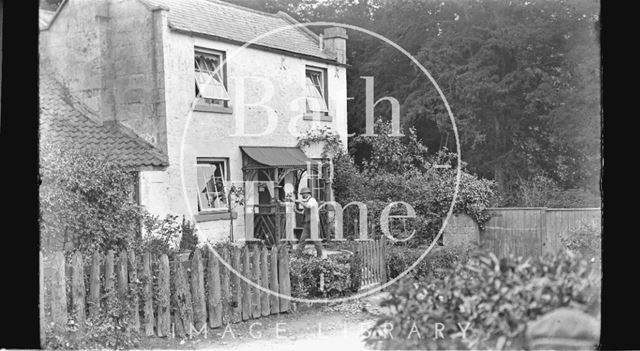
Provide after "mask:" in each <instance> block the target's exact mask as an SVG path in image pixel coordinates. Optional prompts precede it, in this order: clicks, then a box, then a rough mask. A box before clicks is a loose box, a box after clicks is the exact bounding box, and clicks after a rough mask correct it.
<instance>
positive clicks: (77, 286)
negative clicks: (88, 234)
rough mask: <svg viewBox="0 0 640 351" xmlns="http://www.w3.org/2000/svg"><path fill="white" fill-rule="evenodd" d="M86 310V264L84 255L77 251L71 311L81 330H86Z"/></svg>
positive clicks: (73, 263)
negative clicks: (83, 260)
mask: <svg viewBox="0 0 640 351" xmlns="http://www.w3.org/2000/svg"><path fill="white" fill-rule="evenodd" d="M84 308H85V287H84V263H83V262H82V254H81V253H80V251H76V253H75V254H74V255H73V261H72V273H71V311H72V313H73V318H74V319H75V321H76V322H77V324H78V327H79V329H80V330H84V322H85V319H86V314H85V311H84Z"/></svg>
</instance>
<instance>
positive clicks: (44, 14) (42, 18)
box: [38, 9, 56, 30]
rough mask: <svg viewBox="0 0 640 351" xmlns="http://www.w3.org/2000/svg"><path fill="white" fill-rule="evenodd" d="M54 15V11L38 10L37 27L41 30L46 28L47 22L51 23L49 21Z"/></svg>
mask: <svg viewBox="0 0 640 351" xmlns="http://www.w3.org/2000/svg"><path fill="white" fill-rule="evenodd" d="M55 14H56V13H55V11H48V10H43V9H40V10H39V11H38V25H39V27H40V29H41V30H42V29H44V28H47V26H48V25H49V22H51V19H52V18H53V15H55Z"/></svg>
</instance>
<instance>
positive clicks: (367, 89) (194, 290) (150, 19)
mask: <svg viewBox="0 0 640 351" xmlns="http://www.w3.org/2000/svg"><path fill="white" fill-rule="evenodd" d="M3 15H4V16H5V19H6V18H7V16H8V15H7V13H6V12H5V13H4V14H3V12H0V23H1V20H2V18H3ZM37 15H38V34H37V35H38V43H37V55H38V67H37V72H38V73H37V78H36V79H37V86H38V89H37V91H38V93H37V100H38V105H39V110H38V111H39V114H38V118H37V120H38V122H37V126H38V139H37V140H38V143H37V152H38V156H37V163H38V166H37V167H38V182H39V185H38V186H37V207H38V209H37V213H38V214H39V216H38V217H39V218H38V219H37V224H36V226H37V229H38V230H39V236H38V239H37V241H38V242H39V249H37V252H36V254H37V255H38V264H37V268H38V270H39V272H38V277H39V281H38V283H39V289H38V294H37V298H38V299H39V303H38V313H39V318H38V320H39V326H40V327H39V335H40V339H39V342H40V346H41V348H42V349H47V350H54V349H61V350H76V349H77V350H94V349H100V350H103V349H107V350H112V349H118V350H232V351H243V350H260V351H283V350H295V351H301V350H303V351H306V350H323V351H334V350H336V351H337V350H350V351H351V350H597V349H602V347H603V346H602V343H601V334H602V333H601V327H602V325H601V310H602V309H601V305H602V279H603V274H602V244H601V243H602V241H601V239H602V229H603V219H602V218H603V217H602V216H603V202H602V199H603V193H602V169H603V164H604V163H603V155H602V146H603V143H602V130H603V127H602V126H603V116H602V111H603V109H602V68H601V67H602V66H601V61H602V58H601V57H602V56H601V38H600V33H601V24H600V23H601V18H600V17H601V4H600V1H599V0H437V1H436V0H39V8H38V14H37ZM0 27H1V26H0ZM0 33H2V32H0ZM6 34H7V32H6V31H5V35H6ZM0 50H2V41H1V40H0ZM0 60H1V58H0ZM1 62H2V61H0V64H1ZM4 68H5V72H7V69H11V68H10V67H8V64H6V63H5V67H4ZM15 69H16V68H13V69H12V70H15ZM3 75H4V74H3ZM1 79H2V76H1V75H0V82H1ZM3 89H4V90H3V92H2V94H3V97H4V94H5V92H6V91H7V89H8V87H7V86H6V85H5V86H3ZM2 106H3V107H4V106H5V102H3V103H2ZM4 112H5V111H4V110H3V114H4ZM5 118H15V116H14V115H13V114H9V115H7V114H4V115H3V116H2V119H3V120H4V119H5ZM3 122H4V121H3ZM5 134H6V132H5ZM5 186H7V184H6V183H5ZM9 187H10V185H9ZM8 250H9V251H10V250H12V249H11V248H9V249H8ZM34 279H35V278H34Z"/></svg>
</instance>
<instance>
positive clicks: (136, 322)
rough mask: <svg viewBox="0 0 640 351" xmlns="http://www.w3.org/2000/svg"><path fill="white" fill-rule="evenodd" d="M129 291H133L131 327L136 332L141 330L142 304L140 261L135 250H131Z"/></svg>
mask: <svg viewBox="0 0 640 351" xmlns="http://www.w3.org/2000/svg"><path fill="white" fill-rule="evenodd" d="M129 264H130V265H131V268H130V269H129V291H130V292H131V309H132V311H131V313H132V315H131V327H132V328H133V330H135V331H136V332H138V331H140V305H139V299H138V286H139V285H138V261H137V260H136V254H135V253H134V252H133V250H130V251H129Z"/></svg>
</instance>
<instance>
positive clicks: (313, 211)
mask: <svg viewBox="0 0 640 351" xmlns="http://www.w3.org/2000/svg"><path fill="white" fill-rule="evenodd" d="M300 195H301V196H302V200H294V202H295V203H298V204H300V205H301V206H302V207H303V209H304V221H303V222H304V227H303V229H302V235H300V243H299V244H298V248H297V250H296V251H297V253H298V254H300V253H302V250H304V247H305V246H306V244H307V239H308V238H309V237H310V236H311V222H312V221H311V219H312V217H313V218H314V219H315V220H314V221H313V223H315V224H316V225H317V224H318V223H319V222H320V219H319V216H318V202H317V201H316V199H314V198H313V196H311V190H309V188H306V187H305V188H302V189H301V190H300ZM318 229H319V228H316V230H318ZM313 245H314V246H315V247H316V254H317V256H318V257H322V251H323V248H322V242H321V241H320V238H318V239H317V240H315V241H314V242H313Z"/></svg>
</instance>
